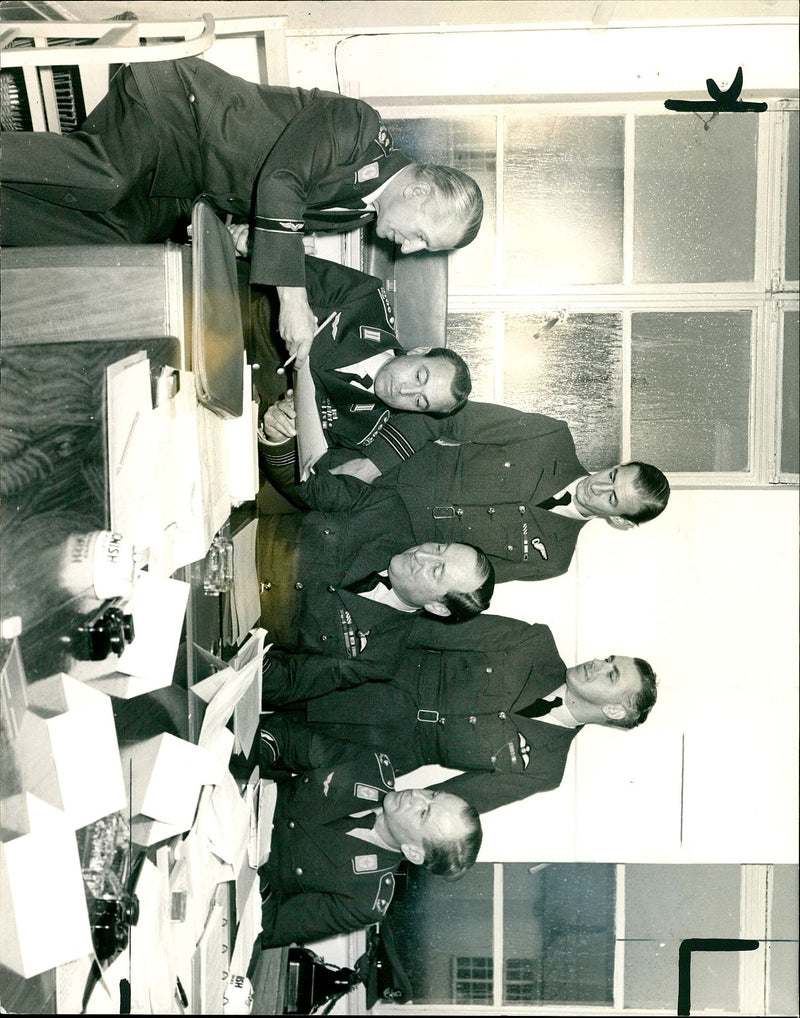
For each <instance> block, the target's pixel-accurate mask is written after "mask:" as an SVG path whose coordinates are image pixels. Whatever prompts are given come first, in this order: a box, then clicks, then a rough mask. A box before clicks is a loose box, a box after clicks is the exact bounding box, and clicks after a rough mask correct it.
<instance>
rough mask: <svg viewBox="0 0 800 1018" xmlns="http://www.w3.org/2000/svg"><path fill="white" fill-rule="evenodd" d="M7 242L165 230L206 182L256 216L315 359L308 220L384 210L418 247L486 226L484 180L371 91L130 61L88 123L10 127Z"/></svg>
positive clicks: (264, 267) (140, 239) (319, 224)
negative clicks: (412, 130) (424, 159)
mask: <svg viewBox="0 0 800 1018" xmlns="http://www.w3.org/2000/svg"><path fill="white" fill-rule="evenodd" d="M3 182H4V187H3V193H2V243H3V244H5V245H8V246H18V245H37V244H87V243H117V244H118V243H121V242H122V243H125V242H129V243H135V244H142V243H150V242H160V241H163V240H166V239H168V238H170V236H172V234H173V231H174V230H175V229H176V227H177V226H179V225H180V224H181V223H185V222H186V221H187V220H188V216H189V214H190V211H191V206H192V203H193V202H194V201H195V200H196V199H197V198H198V197H199V196H200V195H203V196H204V198H205V199H206V200H207V201H208V202H209V203H210V204H211V205H212V206H213V207H214V208H215V209H216V210H217V211H218V212H219V213H221V214H226V215H228V214H230V215H232V216H234V217H236V218H237V219H238V220H239V221H241V222H247V223H249V225H250V227H251V235H252V244H251V248H252V250H251V269H250V282H251V283H252V284H255V285H274V286H277V287H278V294H279V297H280V301H281V313H280V332H281V335H282V336H283V338H284V340H285V341H286V343H287V346H288V347H289V352H290V353H291V354H294V355H295V356H296V357H297V363H298V364H300V363H302V362H303V361H304V360H305V357H306V356H307V353H308V348H309V347H310V345H311V340H312V338H313V334H314V327H315V326H314V316H313V314H312V312H311V309H310V307H309V305H308V300H307V298H306V294H305V276H304V262H303V241H302V234H303V232H304V231H307V232H317V231H334V232H340V231H342V230H350V229H354V228H356V227H361V226H363V225H365V224H366V223H367V222H369V221H370V220H372V219H377V223H376V230H377V233H378V235H379V236H380V237H384V238H386V239H389V240H391V241H393V243H395V244H397V245H398V246H399V247H400V250H401V251H402V252H403V253H404V254H408V253H409V252H412V251H419V250H423V249H427V250H431V251H437V250H438V251H442V250H449V249H450V248H454V247H460V246H462V245H465V244H468V243H469V242H470V241H471V240H472V239H474V237H475V235H476V234H477V232H478V228H479V227H480V222H481V218H482V214H483V201H482V198H481V194H480V189H479V188H478V186H477V184H475V182H474V181H473V180H472V179H471V178H470V177H467V176H466V175H465V174H463V173H461V172H460V171H458V170H452V169H450V168H448V167H438V166H432V165H426V164H416V163H412V162H411V161H410V160H409V159H408V158H407V157H406V156H405V155H403V153H402V152H397V151H395V150H394V149H393V147H392V138H391V135H390V134H389V132H388V131H387V129H386V127H385V125H384V124H383V123H382V121H381V119H380V117H379V115H378V114H377V112H376V111H375V110H374V109H372V107H370V106H368V105H367V104H366V103H364V102H361V101H360V100H357V99H349V98H346V97H344V96H341V95H337V94H335V93H331V92H324V91H321V90H319V89H311V90H307V89H302V88H282V87H275V86H261V85H254V84H251V83H250V82H247V81H244V80H243V79H241V78H238V77H235V76H234V75H230V74H227V73H226V72H225V71H222V70H220V69H219V68H217V67H215V66H214V65H213V64H211V63H209V62H208V61H206V60H202V59H199V58H197V57H187V58H185V59H182V60H175V61H155V62H153V63H134V64H131V65H129V66H127V67H125V68H123V69H122V70H121V71H120V73H119V74H117V76H116V77H115V78H114V80H113V81H112V83H111V87H110V90H109V92H108V94H107V95H106V96H105V97H104V99H103V100H102V101H101V102H100V104H99V105H98V106H97V107H96V109H95V110H94V111H93V112H92V114H91V115H90V116H89V117H88V119H87V120H86V121H85V122H84V124H83V125H82V128H81V130H80V131H76V132H74V133H72V134H67V135H60V134H55V133H48V132H36V133H33V132H14V131H10V132H5V133H4V135H3Z"/></svg>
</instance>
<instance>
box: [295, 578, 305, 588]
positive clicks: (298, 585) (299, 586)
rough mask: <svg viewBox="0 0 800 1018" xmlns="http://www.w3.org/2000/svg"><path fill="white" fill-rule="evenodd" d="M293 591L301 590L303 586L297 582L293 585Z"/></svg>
mask: <svg viewBox="0 0 800 1018" xmlns="http://www.w3.org/2000/svg"><path fill="white" fill-rule="evenodd" d="M294 589H295V590H302V589H303V584H302V583H301V582H300V581H299V580H298V581H297V583H295V585H294Z"/></svg>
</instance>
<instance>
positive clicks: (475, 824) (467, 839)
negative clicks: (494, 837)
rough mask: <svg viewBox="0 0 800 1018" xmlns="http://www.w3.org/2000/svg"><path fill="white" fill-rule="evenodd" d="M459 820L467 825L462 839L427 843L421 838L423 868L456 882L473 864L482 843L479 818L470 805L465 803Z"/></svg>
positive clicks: (481, 829)
mask: <svg viewBox="0 0 800 1018" xmlns="http://www.w3.org/2000/svg"><path fill="white" fill-rule="evenodd" d="M461 818H462V820H464V822H465V823H466V825H467V831H466V833H465V834H464V835H463V837H461V838H458V839H457V840H455V841H427V840H425V839H424V838H423V840H422V847H423V848H424V850H425V861H424V862H423V864H422V865H423V866H424V867H425V869H426V870H430V872H431V873H435V874H436V875H437V876H440V877H444V878H445V879H446V880H458V878H459V877H462V876H463V875H464V874H465V873H466V872H467V870H468V869H469V868H470V867H471V866H473V865H474V864H475V860H476V859H477V858H478V852H479V851H480V847H481V842H482V841H483V828H482V827H481V817H480V814H479V813H478V811H477V809H475V807H474V806H473V805H471V803H468V802H465V803H464V808H463V809H462V810H461Z"/></svg>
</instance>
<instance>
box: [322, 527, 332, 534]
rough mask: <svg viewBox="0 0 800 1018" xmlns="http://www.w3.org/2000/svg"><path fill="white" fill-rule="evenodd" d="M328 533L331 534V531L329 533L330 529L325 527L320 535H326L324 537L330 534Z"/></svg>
mask: <svg viewBox="0 0 800 1018" xmlns="http://www.w3.org/2000/svg"><path fill="white" fill-rule="evenodd" d="M330 532H331V531H330V527H326V528H325V529H324V530H323V531H322V533H323V534H326V535H327V534H330Z"/></svg>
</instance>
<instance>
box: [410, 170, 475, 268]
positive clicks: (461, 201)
mask: <svg viewBox="0 0 800 1018" xmlns="http://www.w3.org/2000/svg"><path fill="white" fill-rule="evenodd" d="M414 166H415V168H416V174H417V177H418V178H420V177H421V178H423V179H424V180H426V181H427V182H428V183H429V184H431V185H432V186H433V187H434V188H435V189H436V193H437V194H438V196H439V197H440V199H441V201H442V203H443V204H444V205H445V206H446V207H447V208H448V209H449V210H450V211H451V212H452V214H453V215H454V216H455V217H456V218H457V219H458V220H459V221H462V222H463V233H462V234H461V239H460V240H459V241H458V243H457V244H456V245H455V246H456V247H457V248H458V247H466V246H467V244H469V243H471V242H472V241H473V240H475V238H476V237H477V235H478V230H479V229H480V228H481V221H482V219H483V195H482V194H481V189H480V188H479V187H478V185H477V184H476V182H475V181H474V180H473V179H472V177H469V176H467V174H466V173H462V171H461V170H456V169H454V168H453V167H452V166H439V165H438V164H437V163H414Z"/></svg>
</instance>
